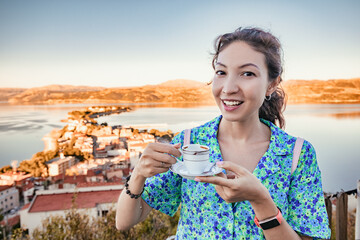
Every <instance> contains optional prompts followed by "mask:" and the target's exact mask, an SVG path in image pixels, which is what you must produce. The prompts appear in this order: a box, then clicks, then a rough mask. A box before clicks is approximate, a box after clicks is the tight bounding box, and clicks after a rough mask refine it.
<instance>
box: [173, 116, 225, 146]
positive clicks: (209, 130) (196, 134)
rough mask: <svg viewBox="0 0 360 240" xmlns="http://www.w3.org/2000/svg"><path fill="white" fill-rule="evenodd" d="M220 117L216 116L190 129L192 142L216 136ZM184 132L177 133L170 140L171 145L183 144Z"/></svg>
mask: <svg viewBox="0 0 360 240" xmlns="http://www.w3.org/2000/svg"><path fill="white" fill-rule="evenodd" d="M221 118H222V116H218V117H216V118H214V119H212V120H210V121H208V122H206V123H204V124H202V125H200V126H197V127H194V128H192V129H191V139H192V141H193V142H194V139H210V138H213V137H216V136H217V131H218V129H219V123H220V120H221ZM184 135H185V130H183V131H181V132H179V133H178V134H177V135H176V136H175V137H174V138H173V140H172V142H173V143H182V144H183V142H184Z"/></svg>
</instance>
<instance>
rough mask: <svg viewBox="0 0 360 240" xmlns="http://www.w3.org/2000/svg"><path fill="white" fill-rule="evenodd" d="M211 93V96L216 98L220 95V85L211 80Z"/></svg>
mask: <svg viewBox="0 0 360 240" xmlns="http://www.w3.org/2000/svg"><path fill="white" fill-rule="evenodd" d="M211 91H212V94H213V95H214V97H217V96H219V95H220V92H221V86H220V84H219V83H218V82H217V81H215V80H213V82H212V86H211Z"/></svg>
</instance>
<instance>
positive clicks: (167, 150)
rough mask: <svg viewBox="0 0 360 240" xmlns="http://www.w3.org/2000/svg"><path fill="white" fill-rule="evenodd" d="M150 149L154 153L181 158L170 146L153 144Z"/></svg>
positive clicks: (176, 150)
mask: <svg viewBox="0 0 360 240" xmlns="http://www.w3.org/2000/svg"><path fill="white" fill-rule="evenodd" d="M152 149H153V150H154V151H156V152H160V153H168V154H171V155H174V156H175V157H180V156H181V152H180V151H179V150H178V149H176V148H175V147H174V146H173V145H171V144H166V143H153V145H152Z"/></svg>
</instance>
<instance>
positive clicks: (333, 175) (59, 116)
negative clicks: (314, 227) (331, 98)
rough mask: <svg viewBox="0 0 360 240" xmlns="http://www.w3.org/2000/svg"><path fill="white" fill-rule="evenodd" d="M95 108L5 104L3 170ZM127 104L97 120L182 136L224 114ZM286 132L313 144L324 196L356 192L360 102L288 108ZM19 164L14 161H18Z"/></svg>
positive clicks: (0, 149)
mask: <svg viewBox="0 0 360 240" xmlns="http://www.w3.org/2000/svg"><path fill="white" fill-rule="evenodd" d="M92 105H93V104H63V105H9V104H7V103H5V102H2V103H1V102H0V167H2V166H5V165H10V164H11V163H12V162H13V161H17V162H18V163H19V162H20V161H22V160H25V159H30V158H31V156H32V155H33V154H35V153H36V152H39V151H42V150H43V149H44V142H43V140H42V138H43V137H44V136H45V135H46V134H48V133H50V132H51V131H52V130H53V129H60V128H62V127H64V126H65V125H66V123H65V122H63V121H61V120H65V119H66V118H67V114H68V112H70V111H73V110H81V109H84V108H85V107H88V106H92ZM102 105H124V106H130V107H132V109H133V110H132V111H130V112H127V113H121V114H116V115H109V116H104V117H100V118H98V122H99V123H103V122H107V123H108V124H109V125H111V126H113V125H125V126H133V127H138V128H147V129H152V128H155V129H159V130H169V129H170V130H171V131H173V132H179V131H181V130H183V129H186V128H192V127H195V126H198V125H201V124H203V123H205V122H207V121H209V120H211V119H213V118H214V117H216V116H218V115H220V112H219V110H218V108H217V106H197V105H191V104H172V105H167V104H136V105H135V104H102ZM284 115H285V119H286V127H285V131H286V132H288V133H289V134H291V135H293V136H297V137H302V138H304V139H306V140H308V141H310V142H311V143H312V145H313V146H314V147H315V149H316V153H317V159H318V163H319V166H320V170H321V172H322V180H323V189H324V191H325V192H331V193H336V192H340V191H342V190H344V191H348V190H352V189H355V188H356V184H357V181H358V180H359V179H360V104H304V105H288V106H287V108H286V110H285V112H284ZM13 163H14V162H13Z"/></svg>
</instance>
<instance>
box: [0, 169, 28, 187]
mask: <svg viewBox="0 0 360 240" xmlns="http://www.w3.org/2000/svg"><path fill="white" fill-rule="evenodd" d="M30 177H31V174H26V173H24V172H6V173H3V174H0V186H2V185H13V184H14V183H15V184H17V185H18V184H22V183H23V182H24V181H26V179H28V178H30Z"/></svg>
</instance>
